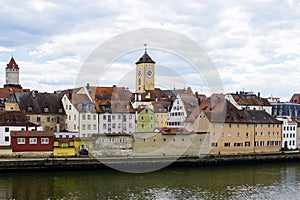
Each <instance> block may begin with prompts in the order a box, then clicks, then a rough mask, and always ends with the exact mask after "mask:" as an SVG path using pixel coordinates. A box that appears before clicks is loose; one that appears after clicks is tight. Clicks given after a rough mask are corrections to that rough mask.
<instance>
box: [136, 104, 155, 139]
mask: <svg viewBox="0 0 300 200" xmlns="http://www.w3.org/2000/svg"><path fill="white" fill-rule="evenodd" d="M136 119H137V122H136V132H140V133H143V132H153V131H154V129H155V124H156V116H155V113H154V112H153V111H152V110H151V109H149V108H148V107H141V106H139V107H138V109H137V118H136Z"/></svg>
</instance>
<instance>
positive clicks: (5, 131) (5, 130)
mask: <svg viewBox="0 0 300 200" xmlns="http://www.w3.org/2000/svg"><path fill="white" fill-rule="evenodd" d="M22 130H29V131H32V130H37V131H42V130H43V128H42V127H41V126H37V125H35V124H33V123H30V122H28V121H27V119H26V115H25V114H24V113H23V112H22V111H6V112H1V113H0V147H1V146H10V144H11V139H10V132H11V131H22Z"/></svg>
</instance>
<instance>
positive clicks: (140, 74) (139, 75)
mask: <svg viewBox="0 0 300 200" xmlns="http://www.w3.org/2000/svg"><path fill="white" fill-rule="evenodd" d="M138 77H139V78H141V77H142V71H141V70H139V71H138Z"/></svg>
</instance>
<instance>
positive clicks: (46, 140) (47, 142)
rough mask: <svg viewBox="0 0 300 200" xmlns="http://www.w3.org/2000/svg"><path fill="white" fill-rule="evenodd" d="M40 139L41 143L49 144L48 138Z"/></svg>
mask: <svg viewBox="0 0 300 200" xmlns="http://www.w3.org/2000/svg"><path fill="white" fill-rule="evenodd" d="M41 141H42V142H41V143H42V144H49V138H42V139H41Z"/></svg>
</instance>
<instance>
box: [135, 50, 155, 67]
mask: <svg viewBox="0 0 300 200" xmlns="http://www.w3.org/2000/svg"><path fill="white" fill-rule="evenodd" d="M140 63H155V62H154V61H153V60H152V59H151V58H150V56H149V55H148V54H147V52H146V51H145V53H144V55H143V56H142V57H140V59H139V60H138V61H137V62H136V63H135V64H140Z"/></svg>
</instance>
